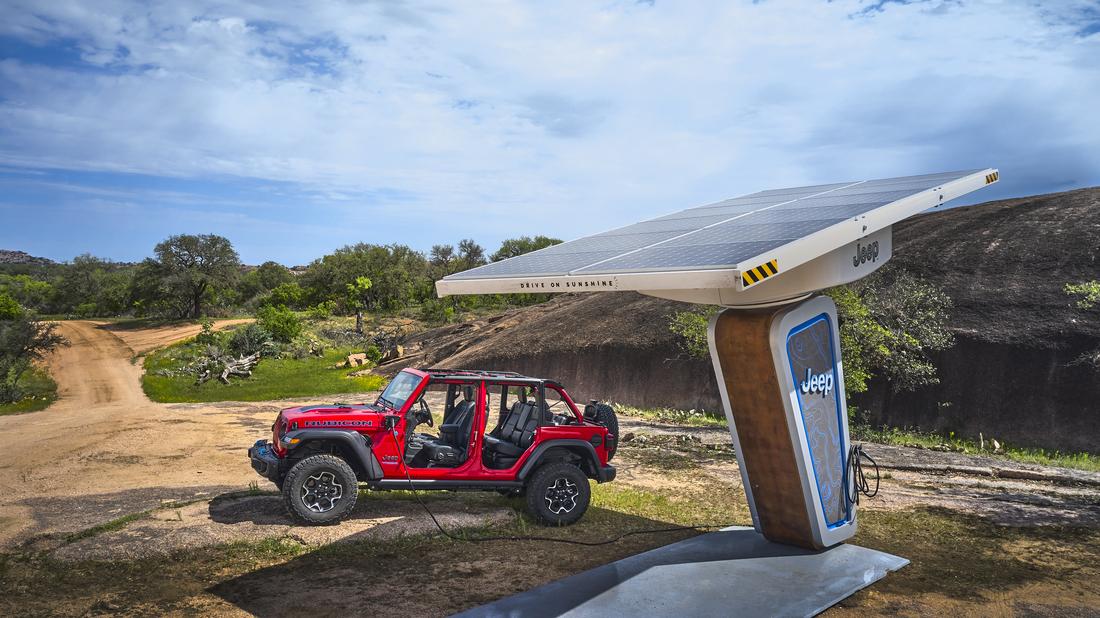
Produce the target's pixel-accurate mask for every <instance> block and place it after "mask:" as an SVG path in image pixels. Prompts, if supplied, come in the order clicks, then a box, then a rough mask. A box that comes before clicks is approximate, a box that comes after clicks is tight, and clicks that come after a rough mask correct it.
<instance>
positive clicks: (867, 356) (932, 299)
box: [826, 268, 955, 393]
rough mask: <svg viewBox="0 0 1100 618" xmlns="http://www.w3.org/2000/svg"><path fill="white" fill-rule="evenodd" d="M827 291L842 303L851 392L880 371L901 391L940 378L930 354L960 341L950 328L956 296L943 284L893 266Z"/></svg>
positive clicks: (847, 384)
mask: <svg viewBox="0 0 1100 618" xmlns="http://www.w3.org/2000/svg"><path fill="white" fill-rule="evenodd" d="M846 288H847V289H846ZM826 293H827V294H829V296H831V297H832V298H833V300H834V302H836V303H837V314H838V317H839V319H840V331H841V335H840V339H841V349H842V354H843V356H844V371H845V376H844V387H845V389H846V390H848V392H850V393H859V392H863V391H865V390H867V380H868V379H870V377H871V376H873V375H875V374H878V375H880V376H881V377H883V378H885V379H886V380H887V381H888V382H889V383H890V386H891V388H893V389H894V391H895V392H898V391H911V390H915V389H917V388H919V387H922V386H927V385H931V384H938V383H939V377H938V376H937V375H936V367H935V366H934V365H933V364H932V361H931V359H930V358H929V356H928V354H929V353H930V352H936V351H940V350H945V349H947V348H949V347H951V346H952V345H954V342H955V338H954V336H953V335H952V334H951V331H950V330H949V329H948V328H947V324H948V319H949V317H950V311H951V299H950V298H949V297H948V296H947V294H946V293H945V292H944V291H943V290H942V289H940V288H938V287H936V286H935V285H933V284H932V283H929V282H928V281H925V280H923V279H920V278H918V277H916V276H914V275H913V274H911V273H909V272H907V271H904V270H896V269H889V268H887V269H883V270H879V271H878V272H876V273H874V274H872V275H871V276H869V277H866V278H864V279H861V280H859V281H856V282H854V283H852V284H849V285H848V286H842V287H840V288H834V289H832V290H828V291H827V292H826ZM845 346H846V347H845ZM849 368H851V369H849ZM849 372H850V373H851V374H852V375H851V376H849V375H848V374H849Z"/></svg>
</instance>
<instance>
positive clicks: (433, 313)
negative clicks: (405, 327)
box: [420, 298, 455, 324]
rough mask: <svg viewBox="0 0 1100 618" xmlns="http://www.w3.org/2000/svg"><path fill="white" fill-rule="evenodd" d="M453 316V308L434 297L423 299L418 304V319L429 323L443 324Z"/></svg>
mask: <svg viewBox="0 0 1100 618" xmlns="http://www.w3.org/2000/svg"><path fill="white" fill-rule="evenodd" d="M454 318H455V310H454V308H453V307H449V306H447V305H446V304H444V303H442V302H440V301H438V300H436V299H434V298H431V299H428V300H426V301H424V304H423V305H421V306H420V319H421V320H424V321H425V322H428V323H430V324H445V323H447V322H450V321H451V320H453V319H454Z"/></svg>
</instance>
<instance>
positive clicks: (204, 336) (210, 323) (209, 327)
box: [195, 318, 222, 346]
mask: <svg viewBox="0 0 1100 618" xmlns="http://www.w3.org/2000/svg"><path fill="white" fill-rule="evenodd" d="M199 327H200V328H202V330H200V331H199V334H197V335H195V341H196V342H197V343H199V344H200V345H204V346H210V345H213V346H220V345H221V344H222V335H221V333H219V332H217V331H215V330H214V320H211V319H210V318H203V319H201V320H199Z"/></svg>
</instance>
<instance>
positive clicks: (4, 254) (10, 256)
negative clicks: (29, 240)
mask: <svg viewBox="0 0 1100 618" xmlns="http://www.w3.org/2000/svg"><path fill="white" fill-rule="evenodd" d="M0 264H33V265H41V266H47V265H49V264H53V260H49V259H46V258H43V257H35V256H33V255H30V254H29V253H26V252H24V251H12V250H10V249H0Z"/></svg>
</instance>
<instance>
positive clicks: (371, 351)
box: [363, 343, 382, 365]
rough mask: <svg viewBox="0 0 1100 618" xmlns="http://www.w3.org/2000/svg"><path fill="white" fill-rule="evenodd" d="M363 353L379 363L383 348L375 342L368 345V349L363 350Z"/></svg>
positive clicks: (373, 361) (372, 361) (371, 360)
mask: <svg viewBox="0 0 1100 618" xmlns="http://www.w3.org/2000/svg"><path fill="white" fill-rule="evenodd" d="M363 353H364V354H366V355H367V360H369V361H370V362H371V363H373V364H375V365H377V364H378V361H380V360H382V350H381V348H379V347H378V346H376V345H374V344H373V343H372V344H370V345H368V346H367V349H365V350H363Z"/></svg>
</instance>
